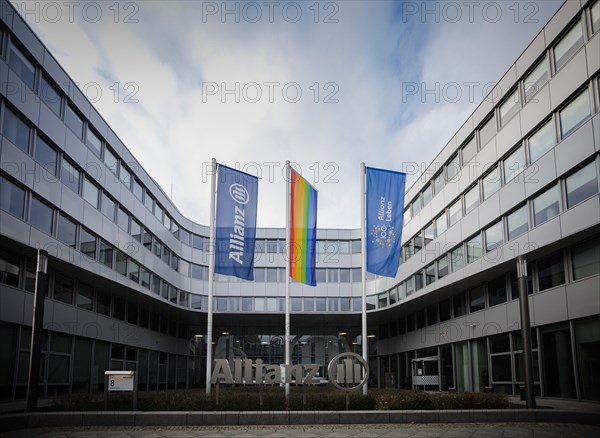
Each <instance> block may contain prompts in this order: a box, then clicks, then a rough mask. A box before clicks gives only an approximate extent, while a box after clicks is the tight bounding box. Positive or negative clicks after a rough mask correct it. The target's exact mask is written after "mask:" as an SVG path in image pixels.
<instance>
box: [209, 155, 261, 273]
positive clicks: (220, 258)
mask: <svg viewBox="0 0 600 438" xmlns="http://www.w3.org/2000/svg"><path fill="white" fill-rule="evenodd" d="M257 203H258V178H257V177H255V176H252V175H249V174H247V173H244V172H240V171H238V170H235V169H232V168H230V167H227V166H223V165H222V164H219V168H218V174H217V212H216V228H217V232H216V239H215V247H216V248H215V272H216V273H218V274H223V275H232V276H234V277H238V278H242V279H244V280H250V281H252V280H254V242H255V237H256V209H257Z"/></svg>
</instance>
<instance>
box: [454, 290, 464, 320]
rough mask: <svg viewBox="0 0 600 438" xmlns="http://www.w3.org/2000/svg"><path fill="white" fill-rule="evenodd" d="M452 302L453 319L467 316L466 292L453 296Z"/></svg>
mask: <svg viewBox="0 0 600 438" xmlns="http://www.w3.org/2000/svg"><path fill="white" fill-rule="evenodd" d="M452 302H453V304H454V317H455V318H458V317H459V316H463V315H466V314H467V294H466V292H463V293H461V294H458V295H455V296H454V297H453V298H452Z"/></svg>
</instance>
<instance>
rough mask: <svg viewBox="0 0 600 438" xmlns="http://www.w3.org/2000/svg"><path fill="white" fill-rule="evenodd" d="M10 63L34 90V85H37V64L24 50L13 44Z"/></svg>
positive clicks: (9, 58) (10, 50) (10, 51)
mask: <svg viewBox="0 0 600 438" xmlns="http://www.w3.org/2000/svg"><path fill="white" fill-rule="evenodd" d="M8 65H9V66H10V68H11V69H12V70H13V71H14V72H15V73H16V74H17V76H19V77H20V78H21V80H22V81H23V82H24V83H25V84H26V85H27V86H28V87H29V88H31V89H32V90H33V86H34V85H35V66H34V65H33V62H31V61H30V60H29V58H28V57H27V56H26V55H25V54H24V53H23V51H21V50H20V49H18V48H17V47H16V46H14V45H13V44H11V45H10V49H9V53H8Z"/></svg>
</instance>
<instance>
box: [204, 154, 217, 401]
mask: <svg viewBox="0 0 600 438" xmlns="http://www.w3.org/2000/svg"><path fill="white" fill-rule="evenodd" d="M211 169H212V173H211V176H210V231H209V247H208V249H209V251H208V255H209V259H208V315H207V318H206V395H208V396H210V390H211V385H210V378H211V371H212V363H213V361H212V334H213V293H214V291H213V288H214V277H215V254H216V246H215V187H216V180H217V160H215V159H214V158H213V159H212V164H211Z"/></svg>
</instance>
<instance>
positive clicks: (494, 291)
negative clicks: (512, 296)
mask: <svg viewBox="0 0 600 438" xmlns="http://www.w3.org/2000/svg"><path fill="white" fill-rule="evenodd" d="M488 300H489V304H490V307H492V306H495V305H496V304H502V303H505V302H506V281H505V279H504V276H502V277H499V278H496V279H495V280H492V281H490V282H489V283H488Z"/></svg>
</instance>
